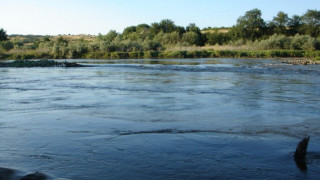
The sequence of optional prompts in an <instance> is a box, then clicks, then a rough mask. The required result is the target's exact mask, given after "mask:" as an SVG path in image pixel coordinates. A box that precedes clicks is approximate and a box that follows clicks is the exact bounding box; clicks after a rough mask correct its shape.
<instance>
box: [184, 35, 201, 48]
mask: <svg viewBox="0 0 320 180" xmlns="http://www.w3.org/2000/svg"><path fill="white" fill-rule="evenodd" d="M182 41H183V42H184V43H185V44H186V45H196V46H200V45H201V43H202V42H201V37H200V36H199V34H197V33H195V32H186V33H184V34H183V36H182Z"/></svg>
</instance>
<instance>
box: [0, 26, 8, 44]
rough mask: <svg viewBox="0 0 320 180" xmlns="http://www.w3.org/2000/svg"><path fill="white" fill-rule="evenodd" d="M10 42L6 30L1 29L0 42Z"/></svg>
mask: <svg viewBox="0 0 320 180" xmlns="http://www.w3.org/2000/svg"><path fill="white" fill-rule="evenodd" d="M6 40H8V35H7V32H6V31H5V30H4V29H2V28H1V29H0V41H6Z"/></svg>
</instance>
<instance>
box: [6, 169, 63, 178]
mask: <svg viewBox="0 0 320 180" xmlns="http://www.w3.org/2000/svg"><path fill="white" fill-rule="evenodd" d="M0 180H68V179H64V178H54V177H51V176H49V175H46V174H44V173H41V172H35V173H29V174H28V173H26V172H24V171H20V170H14V169H9V168H2V167H0Z"/></svg>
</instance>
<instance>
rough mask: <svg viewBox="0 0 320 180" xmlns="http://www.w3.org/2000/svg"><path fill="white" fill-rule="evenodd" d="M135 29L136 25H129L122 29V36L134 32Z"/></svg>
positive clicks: (125, 36)
mask: <svg viewBox="0 0 320 180" xmlns="http://www.w3.org/2000/svg"><path fill="white" fill-rule="evenodd" d="M136 31H137V26H129V27H127V28H125V29H124V30H123V32H122V36H123V37H124V38H127V37H128V36H129V35H130V34H131V33H133V32H136Z"/></svg>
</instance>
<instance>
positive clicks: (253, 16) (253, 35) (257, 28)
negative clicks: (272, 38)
mask: <svg viewBox="0 0 320 180" xmlns="http://www.w3.org/2000/svg"><path fill="white" fill-rule="evenodd" d="M265 30H266V24H265V22H264V20H263V19H262V17H261V11H260V10H259V9H253V10H250V11H247V12H246V13H245V15H244V16H240V17H239V18H238V20H237V24H236V25H235V26H233V27H232V29H231V31H232V32H233V33H232V34H233V37H234V38H235V40H236V39H241V38H242V39H246V40H251V41H253V40H256V39H259V38H260V37H262V36H263V35H264V34H265Z"/></svg>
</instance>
